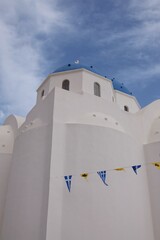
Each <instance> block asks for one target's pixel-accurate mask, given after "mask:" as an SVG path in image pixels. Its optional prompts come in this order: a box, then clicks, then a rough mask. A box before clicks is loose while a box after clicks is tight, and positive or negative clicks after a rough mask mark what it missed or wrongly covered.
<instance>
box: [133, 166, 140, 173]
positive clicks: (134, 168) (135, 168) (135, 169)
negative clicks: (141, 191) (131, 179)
mask: <svg viewBox="0 0 160 240" xmlns="http://www.w3.org/2000/svg"><path fill="white" fill-rule="evenodd" d="M140 167H141V165H135V166H132V168H133V171H134V172H135V174H137V169H138V168H140Z"/></svg>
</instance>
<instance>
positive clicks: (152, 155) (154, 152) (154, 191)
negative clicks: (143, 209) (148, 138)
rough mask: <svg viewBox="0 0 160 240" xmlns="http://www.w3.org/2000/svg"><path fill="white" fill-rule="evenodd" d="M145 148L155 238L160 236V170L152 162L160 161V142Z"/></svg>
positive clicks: (156, 239)
mask: <svg viewBox="0 0 160 240" xmlns="http://www.w3.org/2000/svg"><path fill="white" fill-rule="evenodd" d="M144 150H145V159H146V162H147V163H148V166H147V174H148V186H149V192H150V199H151V211H152V218H153V227H154V234H155V240H159V238H160V228H159V223H160V206H159V203H160V191H159V182H160V170H159V169H157V168H156V167H155V166H154V165H152V164H151V162H160V142H155V143H150V144H146V145H145V146H144Z"/></svg>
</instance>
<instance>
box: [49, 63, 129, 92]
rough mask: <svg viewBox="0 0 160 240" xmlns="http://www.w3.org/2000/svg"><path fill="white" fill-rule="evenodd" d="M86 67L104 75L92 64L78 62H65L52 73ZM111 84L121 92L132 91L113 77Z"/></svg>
mask: <svg viewBox="0 0 160 240" xmlns="http://www.w3.org/2000/svg"><path fill="white" fill-rule="evenodd" d="M82 68H84V69H87V70H88V71H91V72H93V73H96V74H98V75H100V76H102V77H104V76H103V75H102V74H100V73H98V72H97V71H96V70H95V69H94V67H93V66H85V65H82V64H80V63H79V62H78V63H72V64H71V63H69V64H66V65H64V66H62V67H59V68H57V69H56V70H55V71H54V72H53V73H58V72H65V71H71V70H76V69H82ZM112 84H113V88H114V89H115V90H118V91H120V92H123V93H126V94H129V95H132V93H131V92H130V91H129V90H128V89H127V88H126V87H125V86H124V84H123V83H120V82H118V81H117V80H115V79H114V78H113V79H112Z"/></svg>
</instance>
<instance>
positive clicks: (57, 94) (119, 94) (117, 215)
mask: <svg viewBox="0 0 160 240" xmlns="http://www.w3.org/2000/svg"><path fill="white" fill-rule="evenodd" d="M159 183H160V100H158V101H155V102H153V103H152V104H150V105H148V106H146V107H145V108H143V109H141V107H140V106H139V104H138V102H137V100H136V98H135V97H134V96H133V95H132V93H131V92H130V91H129V90H128V89H127V88H126V87H125V86H124V85H123V84H120V83H119V82H117V81H116V80H115V79H112V80H110V79H108V78H106V77H104V76H101V75H100V74H98V73H97V72H96V71H95V70H94V68H93V67H92V66H91V67H86V66H83V65H81V64H80V63H77V64H76V63H74V64H68V65H65V66H63V67H60V68H58V69H57V70H55V71H54V72H53V73H52V74H50V75H49V76H48V77H47V78H46V79H45V80H44V82H43V83H42V84H41V85H40V87H39V88H38V90H37V102H36V105H35V106H34V107H33V109H32V110H31V111H30V112H29V113H28V115H27V116H26V118H23V117H19V116H15V115H10V116H9V117H8V118H7V119H6V120H5V122H4V125H3V126H0V240H99V239H101V240H103V239H104V240H106V239H108V240H135V239H136V240H159V239H160V185H159Z"/></svg>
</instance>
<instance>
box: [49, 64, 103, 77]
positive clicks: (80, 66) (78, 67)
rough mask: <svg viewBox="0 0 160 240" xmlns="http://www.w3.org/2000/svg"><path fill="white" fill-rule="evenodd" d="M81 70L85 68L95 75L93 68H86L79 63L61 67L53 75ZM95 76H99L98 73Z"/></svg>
mask: <svg viewBox="0 0 160 240" xmlns="http://www.w3.org/2000/svg"><path fill="white" fill-rule="evenodd" d="M81 68H85V69H87V70H89V71H91V72H94V73H97V72H96V71H95V69H94V68H93V66H90V67H88V66H85V65H82V64H79V63H72V64H70V63H69V64H67V65H64V66H63V67H60V68H57V69H56V70H55V71H54V72H53V73H57V72H65V71H70V70H76V69H81ZM97 74H99V73H97ZM99 75H100V74H99Z"/></svg>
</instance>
